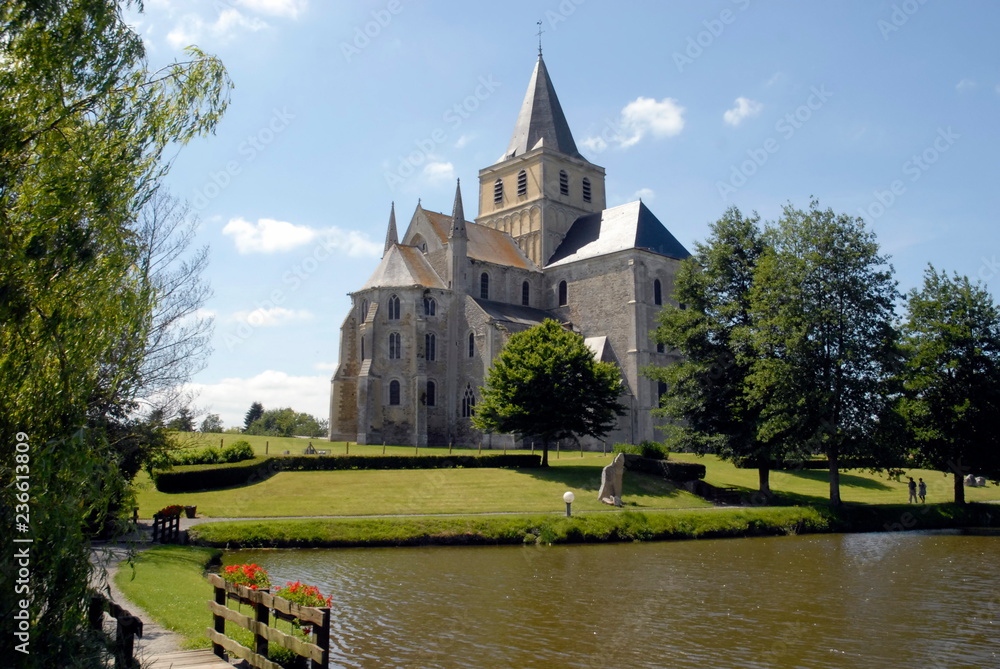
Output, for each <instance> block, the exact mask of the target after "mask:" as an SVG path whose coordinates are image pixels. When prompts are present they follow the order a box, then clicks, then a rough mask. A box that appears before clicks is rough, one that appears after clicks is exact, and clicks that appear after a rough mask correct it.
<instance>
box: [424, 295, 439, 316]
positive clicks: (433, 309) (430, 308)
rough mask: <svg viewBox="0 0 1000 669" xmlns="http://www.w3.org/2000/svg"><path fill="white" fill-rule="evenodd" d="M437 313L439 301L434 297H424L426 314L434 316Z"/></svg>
mask: <svg viewBox="0 0 1000 669" xmlns="http://www.w3.org/2000/svg"><path fill="white" fill-rule="evenodd" d="M435 314H437V302H436V301H435V300H434V298H433V297H425V298H424V316H434V315H435Z"/></svg>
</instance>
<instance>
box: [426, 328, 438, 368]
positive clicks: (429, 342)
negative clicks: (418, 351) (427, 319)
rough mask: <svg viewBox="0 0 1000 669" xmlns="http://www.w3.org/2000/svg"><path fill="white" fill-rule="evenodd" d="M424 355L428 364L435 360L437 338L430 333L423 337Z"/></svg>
mask: <svg viewBox="0 0 1000 669" xmlns="http://www.w3.org/2000/svg"><path fill="white" fill-rule="evenodd" d="M424 353H425V354H426V355H427V360H429V361H430V362H434V361H435V360H437V337H435V336H434V333H432V332H428V333H427V334H425V335H424Z"/></svg>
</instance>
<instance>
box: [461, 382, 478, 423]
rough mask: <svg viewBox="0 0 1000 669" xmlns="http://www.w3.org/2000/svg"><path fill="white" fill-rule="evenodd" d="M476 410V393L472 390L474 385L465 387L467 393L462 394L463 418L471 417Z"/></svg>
mask: <svg viewBox="0 0 1000 669" xmlns="http://www.w3.org/2000/svg"><path fill="white" fill-rule="evenodd" d="M475 410H476V394H475V393H474V392H472V386H471V385H470V386H466V387H465V394H464V395H463V396H462V418H470V417H471V416H472V414H473V412H474V411H475Z"/></svg>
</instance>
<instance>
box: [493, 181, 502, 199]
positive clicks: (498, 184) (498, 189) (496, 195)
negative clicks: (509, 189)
mask: <svg viewBox="0 0 1000 669" xmlns="http://www.w3.org/2000/svg"><path fill="white" fill-rule="evenodd" d="M493 204H503V179H497V180H496V181H494V182H493Z"/></svg>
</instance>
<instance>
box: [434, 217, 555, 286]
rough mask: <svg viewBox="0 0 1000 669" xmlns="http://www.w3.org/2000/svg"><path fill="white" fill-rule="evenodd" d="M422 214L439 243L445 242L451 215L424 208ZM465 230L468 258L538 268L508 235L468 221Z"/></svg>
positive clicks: (531, 268) (521, 267) (449, 228)
mask: <svg viewBox="0 0 1000 669" xmlns="http://www.w3.org/2000/svg"><path fill="white" fill-rule="evenodd" d="M424 214H425V215H426V216H427V220H428V221H430V223H431V227H432V228H433V229H434V233H435V234H437V236H438V237H439V238H440V239H441V243H442V244H447V243H448V233H449V231H450V230H451V225H452V217H451V216H446V215H445V214H440V213H438V212H436V211H427V210H424ZM465 232H466V236H467V237H468V239H469V244H468V250H467V252H468V254H469V257H470V258H472V259H474V260H480V261H483V262H489V263H494V264H496V265H506V266H508V267H517V268H519V269H527V270H535V271H537V270H538V267H537V266H536V265H535V263H533V262H532V261H531V259H529V258H528V256H526V255H524V251H522V250H521V247H520V246H518V245H517V242H515V241H514V238H513V237H511V236H510V235H508V234H506V233H503V232H500V231H499V230H494V229H493V228H488V227H486V226H485V225H479V224H478V223H471V222H469V221H466V222H465Z"/></svg>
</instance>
